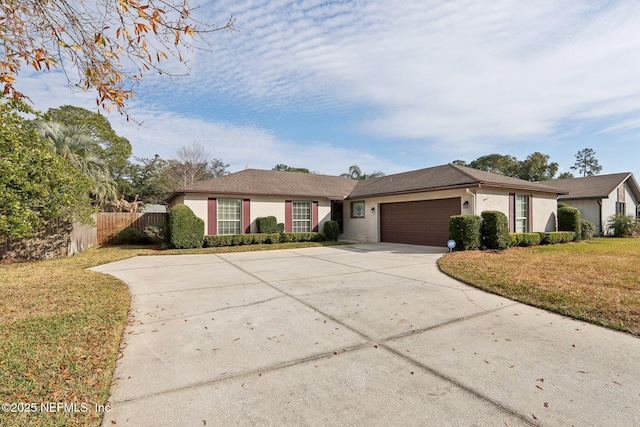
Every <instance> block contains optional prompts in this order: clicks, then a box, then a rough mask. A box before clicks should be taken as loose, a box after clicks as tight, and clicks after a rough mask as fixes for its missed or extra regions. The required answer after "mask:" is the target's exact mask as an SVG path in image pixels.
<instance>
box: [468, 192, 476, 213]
mask: <svg viewBox="0 0 640 427" xmlns="http://www.w3.org/2000/svg"><path fill="white" fill-rule="evenodd" d="M466 190H467V194H469V195H470V196H471V197H473V211H472V212H471V213H472V214H473V215H475V214H476V195H475V193H473V192H472V191H471V190H469V189H468V188H467V189H466Z"/></svg>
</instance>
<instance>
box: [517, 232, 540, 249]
mask: <svg viewBox="0 0 640 427" xmlns="http://www.w3.org/2000/svg"><path fill="white" fill-rule="evenodd" d="M540 234H541V233H509V240H510V241H511V242H510V243H511V244H510V246H536V245H539V244H540V241H541V240H542V237H541V236H540Z"/></svg>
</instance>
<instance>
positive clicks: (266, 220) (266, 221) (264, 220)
mask: <svg viewBox="0 0 640 427" xmlns="http://www.w3.org/2000/svg"><path fill="white" fill-rule="evenodd" d="M277 223H278V220H277V219H276V217H275V216H261V217H259V218H256V225H257V226H258V233H260V234H263V233H265V234H273V233H277V232H278V224H277Z"/></svg>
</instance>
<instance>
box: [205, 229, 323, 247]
mask: <svg viewBox="0 0 640 427" xmlns="http://www.w3.org/2000/svg"><path fill="white" fill-rule="evenodd" d="M324 240H326V237H325V235H324V233H315V232H312V233H271V234H264V233H261V234H260V233H258V234H222V235H214V236H204V246H205V247H206V248H216V247H222V246H241V245H260V244H267V245H270V244H274V243H286V242H322V241H324Z"/></svg>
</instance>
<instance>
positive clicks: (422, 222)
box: [380, 197, 460, 246]
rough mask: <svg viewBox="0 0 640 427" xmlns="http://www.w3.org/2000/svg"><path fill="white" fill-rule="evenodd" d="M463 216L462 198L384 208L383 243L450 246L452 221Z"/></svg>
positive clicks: (406, 203)
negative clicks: (450, 224)
mask: <svg viewBox="0 0 640 427" xmlns="http://www.w3.org/2000/svg"><path fill="white" fill-rule="evenodd" d="M451 215H460V198H459V197H456V198H453V199H439V200H423V201H419V202H402V203H383V204H381V205H380V240H381V241H383V242H393V243H410V244H415V245H429V246H446V245H447V240H449V217H450V216H451Z"/></svg>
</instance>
